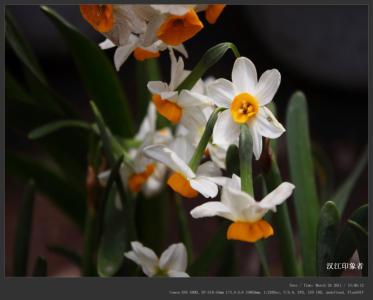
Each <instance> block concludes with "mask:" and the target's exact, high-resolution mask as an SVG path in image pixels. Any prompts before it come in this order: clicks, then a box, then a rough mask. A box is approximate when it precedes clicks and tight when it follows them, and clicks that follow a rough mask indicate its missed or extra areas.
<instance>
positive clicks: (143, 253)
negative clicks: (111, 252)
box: [124, 242, 158, 276]
mask: <svg viewBox="0 0 373 300" xmlns="http://www.w3.org/2000/svg"><path fill="white" fill-rule="evenodd" d="M131 247H132V249H133V251H130V252H127V253H125V254H124V255H125V256H126V257H127V258H129V259H131V260H133V261H134V262H135V263H137V264H138V265H140V266H141V267H142V268H143V272H144V273H145V274H146V275H147V276H153V275H154V273H155V272H156V269H157V266H158V257H157V255H156V254H155V253H154V251H153V250H151V249H149V248H147V247H144V246H143V245H142V244H141V243H140V242H131Z"/></svg>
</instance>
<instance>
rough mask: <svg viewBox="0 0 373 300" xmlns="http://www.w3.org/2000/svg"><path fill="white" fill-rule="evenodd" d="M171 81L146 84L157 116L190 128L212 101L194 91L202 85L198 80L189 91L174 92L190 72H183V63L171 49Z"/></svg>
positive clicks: (201, 116)
mask: <svg viewBox="0 0 373 300" xmlns="http://www.w3.org/2000/svg"><path fill="white" fill-rule="evenodd" d="M170 59H171V80H170V83H166V82H162V81H150V82H148V89H149V91H150V92H151V93H152V94H153V96H152V100H153V103H154V104H155V106H156V108H157V111H158V113H159V114H161V115H162V116H164V117H165V118H166V119H168V120H169V121H171V122H172V123H173V124H177V123H179V122H180V123H182V124H186V126H190V124H191V122H195V121H196V120H198V118H203V113H202V109H203V108H205V107H208V106H211V105H212V104H213V102H212V100H211V99H210V98H208V97H206V96H204V95H200V94H199V93H196V92H195V91H196V90H197V89H200V87H199V86H200V85H201V84H202V82H201V80H199V81H198V82H197V83H196V84H195V86H194V87H193V88H192V89H191V90H190V91H188V90H182V91H181V92H180V94H179V92H178V91H176V88H177V87H178V85H179V84H180V83H181V82H182V81H183V80H184V79H185V78H186V77H187V75H188V74H189V73H190V71H186V70H184V61H183V59H182V58H181V57H179V59H178V60H177V59H176V57H175V54H174V52H173V50H172V49H170Z"/></svg>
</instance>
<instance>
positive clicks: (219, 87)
mask: <svg viewBox="0 0 373 300" xmlns="http://www.w3.org/2000/svg"><path fill="white" fill-rule="evenodd" d="M206 89H207V95H208V96H209V97H211V99H212V100H213V101H214V103H215V104H216V106H218V107H225V108H229V107H230V106H231V103H232V101H233V98H234V96H235V95H236V91H235V88H234V86H233V83H232V82H230V81H229V80H226V79H223V78H220V79H217V80H215V81H214V82H212V83H209V84H208V86H207V87H206Z"/></svg>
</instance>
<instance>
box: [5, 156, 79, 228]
mask: <svg viewBox="0 0 373 300" xmlns="http://www.w3.org/2000/svg"><path fill="white" fill-rule="evenodd" d="M6 174H13V175H15V176H18V177H20V178H23V179H26V180H27V179H28V178H31V177H32V178H33V179H34V180H35V183H36V186H37V189H38V191H40V192H42V193H43V194H45V195H47V196H48V199H50V200H51V201H52V203H54V204H55V205H56V206H57V208H59V209H61V211H63V212H64V213H65V214H66V215H67V216H68V217H70V218H71V220H72V221H74V222H75V223H76V224H77V225H79V226H80V227H82V226H83V223H84V215H85V194H84V193H83V192H82V190H81V189H77V188H76V187H75V186H72V185H71V184H70V182H69V181H68V180H66V179H65V178H63V177H62V176H61V175H60V174H58V173H57V172H56V171H54V170H53V169H52V168H50V167H48V166H46V165H44V164H43V163H41V162H38V161H36V160H35V159H34V158H29V157H27V156H22V155H19V154H14V153H11V152H7V153H6Z"/></svg>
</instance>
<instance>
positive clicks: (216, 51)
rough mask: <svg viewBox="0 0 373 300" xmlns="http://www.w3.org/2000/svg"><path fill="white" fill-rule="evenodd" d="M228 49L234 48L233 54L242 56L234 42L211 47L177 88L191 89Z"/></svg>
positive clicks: (179, 89)
mask: <svg viewBox="0 0 373 300" xmlns="http://www.w3.org/2000/svg"><path fill="white" fill-rule="evenodd" d="M228 50H232V52H233V54H234V55H235V56H236V57H239V56H240V54H239V53H238V50H237V48H236V46H235V45H234V44H232V43H220V44H217V45H216V46H214V47H211V48H210V49H208V50H207V51H206V52H205V54H204V55H203V56H202V58H201V60H200V61H199V62H198V63H197V65H196V66H195V67H194V68H193V70H192V72H191V73H190V74H189V75H188V76H187V78H185V79H184V80H183V82H182V83H180V85H179V86H178V87H177V90H178V91H181V90H184V89H185V90H190V89H191V88H192V87H193V86H194V85H195V84H196V82H197V81H198V80H199V79H200V78H201V77H202V76H203V75H204V74H205V73H206V71H207V70H208V69H210V68H211V67H212V66H213V65H215V64H216V63H217V62H218V61H219V60H220V59H221V58H222V57H223V56H224V54H225V53H226V52H227V51H228Z"/></svg>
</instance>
